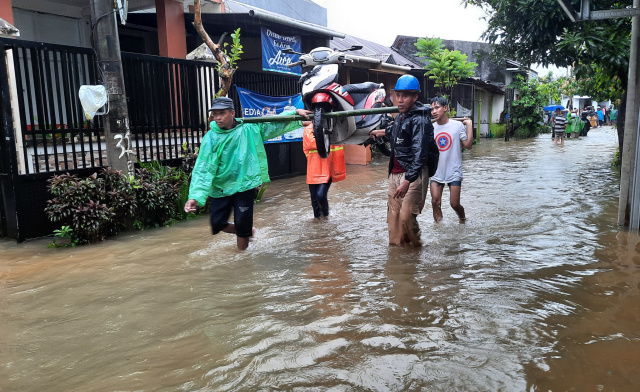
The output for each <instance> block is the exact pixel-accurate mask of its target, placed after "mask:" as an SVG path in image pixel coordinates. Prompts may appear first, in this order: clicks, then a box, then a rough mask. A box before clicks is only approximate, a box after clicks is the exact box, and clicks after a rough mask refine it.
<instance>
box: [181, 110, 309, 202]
mask: <svg viewBox="0 0 640 392" xmlns="http://www.w3.org/2000/svg"><path fill="white" fill-rule="evenodd" d="M282 114H283V115H292V114H295V112H291V111H287V112H283V113H282ZM236 120H237V121H238V122H239V124H238V125H237V126H236V127H235V128H232V129H228V130H224V129H220V128H219V127H218V125H217V124H216V123H215V121H213V122H211V130H210V131H209V132H207V134H206V135H204V137H203V138H202V143H201V144H200V151H199V153H198V159H197V160H196V164H195V166H194V168H193V172H192V177H191V185H190V187H189V199H194V200H195V201H197V202H198V205H199V206H203V205H204V203H205V202H206V201H207V198H208V197H209V196H211V197H224V196H231V195H233V194H235V193H238V192H244V191H248V190H249V189H253V188H256V187H258V186H260V185H262V183H265V182H269V181H270V179H269V168H268V166H267V153H266V151H265V150H264V141H265V140H269V139H272V138H274V137H276V136H280V135H282V134H284V133H287V132H290V131H293V130H294V129H297V128H300V127H302V126H303V125H302V123H301V122H300V121H290V122H277V123H276V122H270V123H260V124H243V123H242V119H236Z"/></svg>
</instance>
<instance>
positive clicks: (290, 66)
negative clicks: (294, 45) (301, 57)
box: [287, 61, 304, 68]
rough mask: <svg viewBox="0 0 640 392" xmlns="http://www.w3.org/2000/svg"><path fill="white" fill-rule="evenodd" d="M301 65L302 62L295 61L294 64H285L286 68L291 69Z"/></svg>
mask: <svg viewBox="0 0 640 392" xmlns="http://www.w3.org/2000/svg"><path fill="white" fill-rule="evenodd" d="M302 64H304V61H296V62H295V63H291V64H287V67H289V68H293V67H295V66H296V65H302Z"/></svg>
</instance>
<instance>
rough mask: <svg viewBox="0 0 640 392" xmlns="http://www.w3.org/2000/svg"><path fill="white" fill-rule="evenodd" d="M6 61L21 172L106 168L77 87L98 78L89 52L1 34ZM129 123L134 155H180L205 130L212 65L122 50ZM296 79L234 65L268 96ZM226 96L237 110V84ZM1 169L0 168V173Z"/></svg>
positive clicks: (97, 126) (288, 89)
mask: <svg viewBox="0 0 640 392" xmlns="http://www.w3.org/2000/svg"><path fill="white" fill-rule="evenodd" d="M0 45H1V50H2V51H3V54H4V57H5V59H6V61H7V74H8V78H9V90H10V95H11V111H12V113H11V114H12V117H13V125H14V130H15V133H14V139H15V144H16V150H17V167H18V174H21V175H22V174H34V173H59V172H66V171H72V170H80V169H87V168H99V167H103V166H106V165H107V157H106V146H105V140H104V132H103V126H102V121H103V119H102V117H101V116H95V117H94V119H93V121H86V120H85V118H84V114H83V111H82V106H81V104H80V101H79V99H78V90H79V88H80V86H81V85H85V84H89V85H95V84H99V83H101V81H100V80H99V79H100V78H99V75H98V73H97V66H96V56H95V52H94V51H93V49H87V48H79V47H72V46H64V45H55V44H45V43H39V42H32V41H23V40H14V39H0ZM122 65H123V73H124V81H125V89H126V93H127V107H128V111H129V127H130V131H131V135H132V146H133V150H134V152H135V154H136V156H137V159H138V160H140V161H142V162H147V161H151V160H158V161H166V160H172V159H177V158H181V157H182V156H183V155H184V153H185V151H183V146H184V145H185V143H186V145H188V146H189V147H195V146H199V144H200V140H201V139H202V136H203V135H204V133H205V132H206V131H207V130H208V121H207V115H208V108H209V107H210V105H211V100H212V99H213V97H214V95H215V93H216V90H215V86H217V84H218V81H217V78H218V76H217V72H216V70H215V66H214V64H212V63H209V62H202V61H189V60H180V59H173V58H165V57H158V56H150V55H140V54H133V53H122ZM297 79H298V78H297V77H294V76H286V75H272V74H264V73H254V72H246V71H242V70H239V71H238V72H236V74H235V75H234V83H235V84H237V85H239V86H242V87H245V88H248V89H250V90H253V91H256V92H258V93H261V94H265V95H272V96H284V95H294V94H296V93H298V92H299V86H298V84H297ZM230 97H231V98H232V99H233V100H234V102H235V104H236V108H237V110H236V112H237V115H238V116H239V115H241V111H240V102H239V100H238V97H237V93H236V91H235V89H232V91H230ZM4 170H5V169H4V168H3V171H4Z"/></svg>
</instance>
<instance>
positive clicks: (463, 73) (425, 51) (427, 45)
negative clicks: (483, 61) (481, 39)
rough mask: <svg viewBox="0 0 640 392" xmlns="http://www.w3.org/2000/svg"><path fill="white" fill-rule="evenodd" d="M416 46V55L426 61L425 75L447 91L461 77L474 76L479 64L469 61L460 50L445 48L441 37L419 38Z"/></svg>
mask: <svg viewBox="0 0 640 392" xmlns="http://www.w3.org/2000/svg"><path fill="white" fill-rule="evenodd" d="M415 46H416V48H417V49H418V53H417V54H416V56H417V57H421V58H423V63H425V66H424V68H425V69H426V70H427V72H426V73H425V75H428V76H429V79H432V80H433V81H434V84H435V86H436V87H440V88H443V89H444V90H447V91H450V90H451V88H452V87H453V86H455V85H456V84H458V81H459V80H460V79H464V78H470V77H472V76H473V75H474V70H475V68H476V67H477V66H478V64H477V63H475V62H468V61H467V55H466V54H464V53H461V52H460V51H459V50H453V51H451V50H449V49H445V48H444V44H443V43H442V40H441V39H440V38H431V39H429V38H419V39H418V41H417V42H416V43H415ZM442 93H446V92H442Z"/></svg>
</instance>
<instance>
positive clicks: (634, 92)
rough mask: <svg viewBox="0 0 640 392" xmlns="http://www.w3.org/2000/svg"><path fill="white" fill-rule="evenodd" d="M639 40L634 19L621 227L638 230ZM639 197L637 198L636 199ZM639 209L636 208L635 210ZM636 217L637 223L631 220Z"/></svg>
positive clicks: (639, 24) (639, 22)
mask: <svg viewBox="0 0 640 392" xmlns="http://www.w3.org/2000/svg"><path fill="white" fill-rule="evenodd" d="M639 5H640V0H633V8H638V6H639ZM638 39H640V17H639V16H634V17H633V18H632V19H631V52H630V55H629V83H628V87H627V109H626V110H627V111H626V119H625V124H624V143H623V144H622V151H620V157H621V159H622V166H621V167H620V200H619V204H618V225H619V226H624V227H629V228H632V229H637V228H638V222H637V217H635V215H637V214H636V213H634V209H633V208H632V207H634V206H635V205H636V204H637V203H634V197H633V196H634V194H636V188H637V187H638V184H637V182H636V181H635V175H634V174H635V172H636V165H637V161H636V155H637V143H638V115H639V112H638V108H639V107H640V87H639V86H638V83H639V82H640V66H639V64H638V60H639V59H638V56H639V55H640V52H639V51H638ZM636 197H637V195H636ZM636 208H637V206H636ZM632 216H634V217H635V218H636V219H635V222H634V221H632V219H631V217H632Z"/></svg>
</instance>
